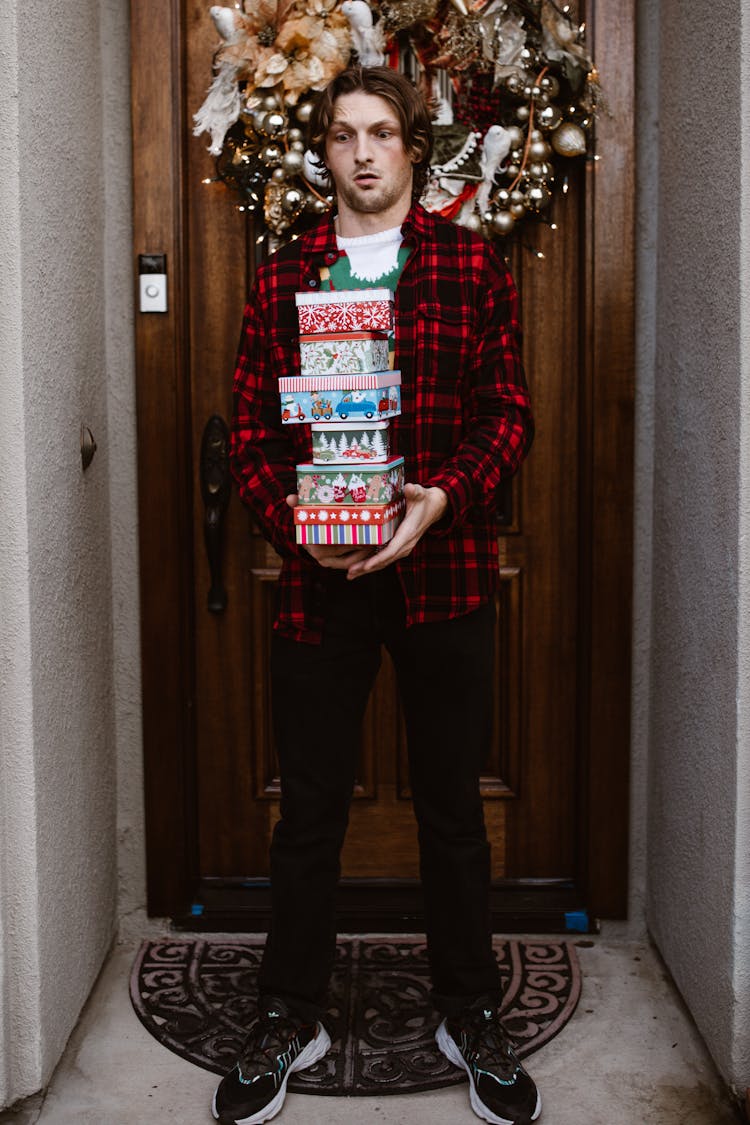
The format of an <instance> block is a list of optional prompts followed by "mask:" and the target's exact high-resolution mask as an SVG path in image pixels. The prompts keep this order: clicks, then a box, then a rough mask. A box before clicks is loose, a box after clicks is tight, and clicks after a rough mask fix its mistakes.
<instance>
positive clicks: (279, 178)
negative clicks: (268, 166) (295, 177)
mask: <svg viewBox="0 0 750 1125" xmlns="http://www.w3.org/2000/svg"><path fill="white" fill-rule="evenodd" d="M271 179H272V180H273V182H274V183H275V184H283V182H284V180H285V179H286V173H285V172H284V169H283V168H274V170H273V172H272V173H271Z"/></svg>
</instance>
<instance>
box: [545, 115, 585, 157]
mask: <svg viewBox="0 0 750 1125" xmlns="http://www.w3.org/2000/svg"><path fill="white" fill-rule="evenodd" d="M552 147H553V149H554V150H555V152H557V153H559V154H560V156H583V154H584V152H585V151H586V134H585V133H584V131H583V129H582V128H581V127H580V125H576V124H574V123H573V122H572V121H563V123H562V125H560V126H558V128H557V129H555V131H554V133H553V134H552Z"/></svg>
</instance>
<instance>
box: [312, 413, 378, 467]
mask: <svg viewBox="0 0 750 1125" xmlns="http://www.w3.org/2000/svg"><path fill="white" fill-rule="evenodd" d="M310 429H311V430H312V451H313V464H315V465H327V464H339V465H347V464H348V465H351V464H355V463H356V464H362V463H365V464H366V463H368V462H369V463H373V464H380V463H382V462H383V461H387V460H388V458H389V457H390V450H391V442H390V427H389V424H388V422H369V423H365V422H361V423H360V422H353V423H349V422H348V423H346V424H345V425H342V424H341V423H339V424H338V425H336V426H334V425H327V424H326V423H325V422H314V423H313V425H312V426H311V427H310Z"/></svg>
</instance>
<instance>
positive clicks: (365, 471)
mask: <svg viewBox="0 0 750 1125" xmlns="http://www.w3.org/2000/svg"><path fill="white" fill-rule="evenodd" d="M403 491H404V459H403V457H392V458H391V460H390V461H385V462H384V463H383V464H382V465H346V466H343V465H331V466H330V467H329V468H326V467H324V466H322V465H313V464H309V465H298V466H297V496H298V497H299V503H300V504H301V505H306V504H323V505H327V504H344V503H347V504H389V503H390V502H391V501H392V500H394V499H396V498H397V497H399V496H401V494H402V492H403Z"/></svg>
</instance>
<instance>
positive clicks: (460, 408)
mask: <svg viewBox="0 0 750 1125" xmlns="http://www.w3.org/2000/svg"><path fill="white" fill-rule="evenodd" d="M473 340H474V329H473V324H472V320H471V316H470V315H469V313H467V311H466V310H465V309H462V308H456V307H451V306H447V305H441V304H437V303H435V304H431V303H425V304H422V305H421V306H420V308H419V313H418V315H417V323H416V341H417V349H416V371H415V374H416V378H415V390H416V394H415V402H414V405H415V420H416V430H417V449H418V450H420V451H421V453H422V456H423V457H425V458H427V459H428V460H430V461H432V462H434V465H438V464H439V463H440V461H441V460H442V459H444V458H445V457H447V456H449V455H450V454H451V453H452V451H453V450H454V449H455V447H456V445H457V444H458V442H459V441H460V439H461V435H462V433H463V430H464V426H465V422H466V418H465V415H466V400H467V394H468V379H467V376H468V373H469V370H470V364H471V353H472V346H473ZM434 465H433V467H434Z"/></svg>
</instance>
